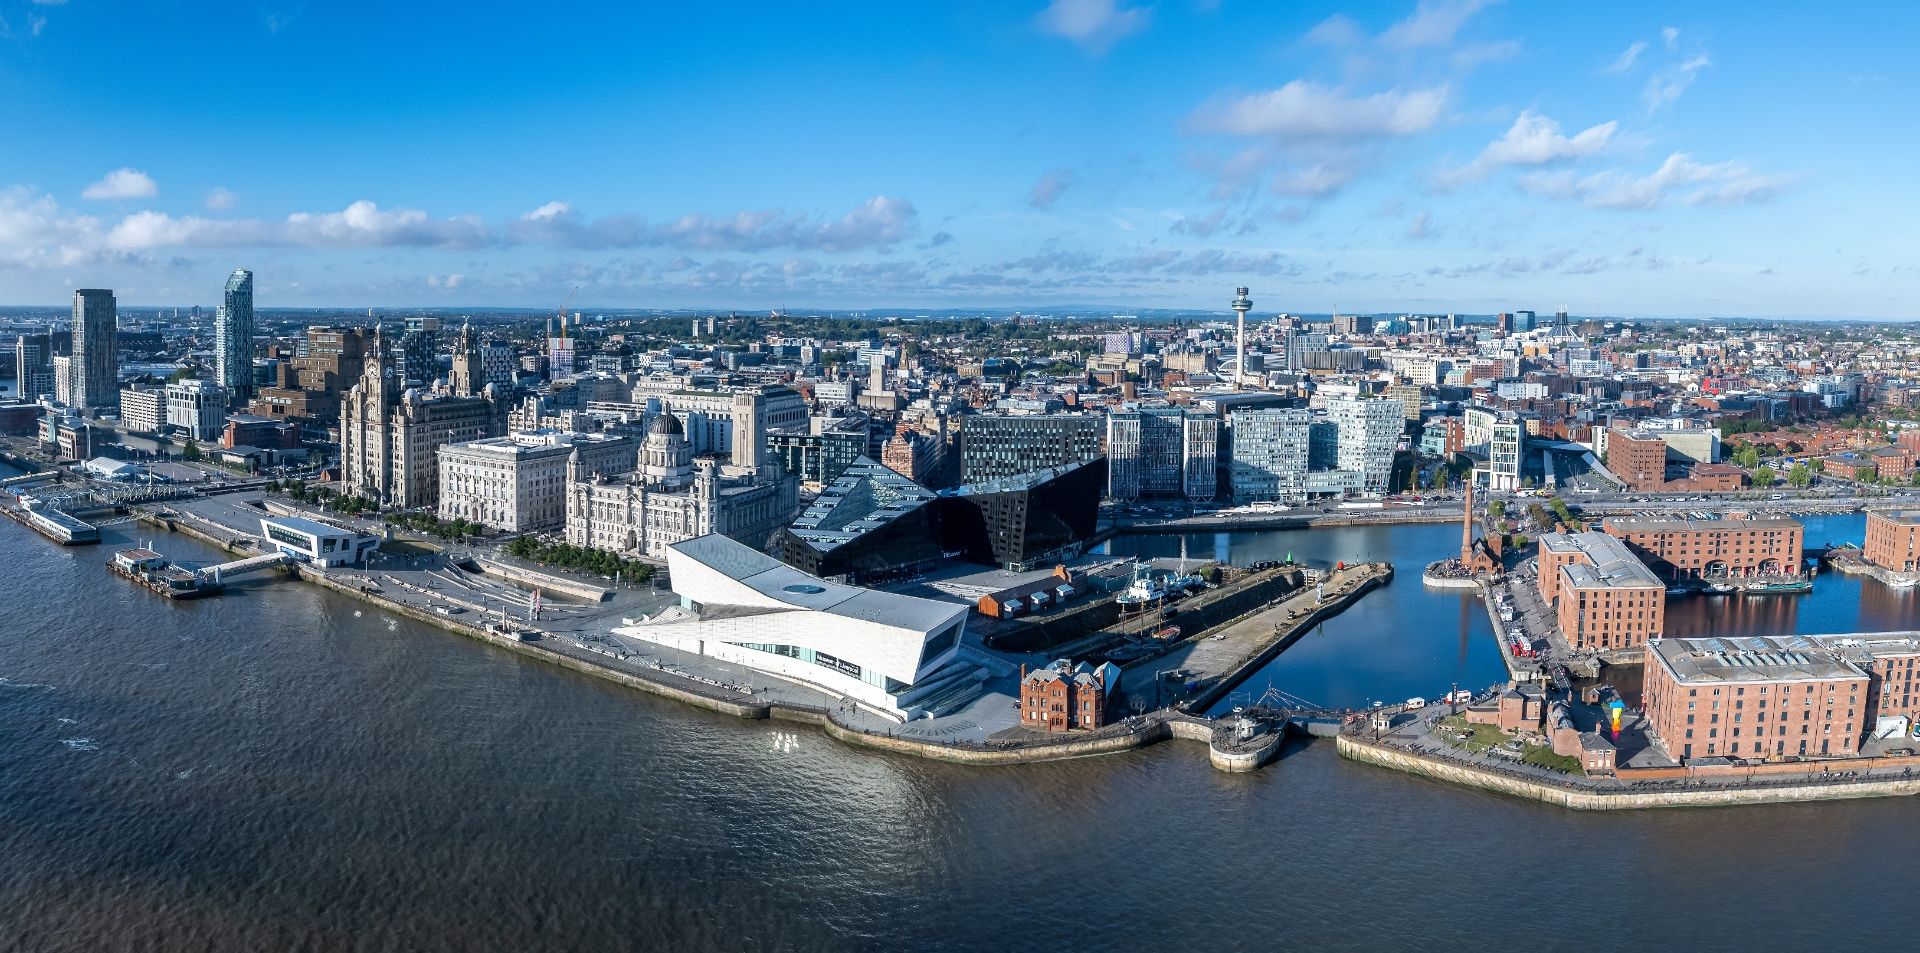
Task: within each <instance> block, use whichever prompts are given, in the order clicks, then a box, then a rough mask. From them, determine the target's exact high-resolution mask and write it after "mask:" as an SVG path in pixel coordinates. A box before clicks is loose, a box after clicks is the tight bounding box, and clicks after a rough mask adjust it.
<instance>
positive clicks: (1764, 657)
mask: <svg viewBox="0 0 1920 953" xmlns="http://www.w3.org/2000/svg"><path fill="white" fill-rule="evenodd" d="M1823 641H1824V640H1821V641H1816V640H1814V639H1810V638H1808V637H1806V636H1801V635H1788V636H1767V637H1759V636H1755V637H1747V638H1713V639H1654V640H1653V641H1651V642H1648V643H1647V648H1648V649H1649V650H1651V651H1652V652H1653V653H1654V654H1655V655H1657V656H1658V657H1659V659H1660V662H1661V664H1662V666H1663V667H1665V668H1666V670H1667V671H1669V672H1671V673H1672V674H1673V677H1674V680H1675V681H1676V682H1679V683H1681V684H1684V685H1700V684H1713V683H1729V684H1731V683H1736V682H1748V683H1751V682H1807V681H1830V680H1834V679H1853V678H1859V679H1864V678H1866V677H1867V673H1866V672H1865V671H1864V670H1863V669H1861V668H1860V666H1859V665H1858V664H1856V663H1855V662H1854V661H1852V660H1851V659H1849V658H1847V657H1846V656H1845V655H1844V654H1843V653H1841V652H1840V651H1837V650H1836V649H1835V648H1833V647H1831V646H1829V645H1825V644H1823Z"/></svg>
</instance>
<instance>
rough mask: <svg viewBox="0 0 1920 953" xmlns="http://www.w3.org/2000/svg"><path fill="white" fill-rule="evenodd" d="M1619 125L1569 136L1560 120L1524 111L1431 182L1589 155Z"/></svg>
mask: <svg viewBox="0 0 1920 953" xmlns="http://www.w3.org/2000/svg"><path fill="white" fill-rule="evenodd" d="M1619 127H1620V124H1619V123H1617V122H1613V121H1608V122H1603V123H1600V124H1599V125H1596V126H1589V127H1588V128H1586V129H1584V130H1581V131H1580V132H1579V133H1576V134H1575V135H1573V136H1571V137H1569V136H1567V135H1565V134H1564V133H1562V132H1561V131H1560V124H1559V123H1557V122H1555V121H1553V120H1552V119H1550V118H1548V117H1546V116H1543V115H1541V114H1539V113H1536V112H1534V111H1533V110H1531V109H1529V110H1524V111H1522V112H1521V113H1520V116H1519V118H1517V119H1515V120H1514V121H1513V125H1512V126H1511V127H1509V128H1508V129H1507V132H1506V134H1505V135H1503V136H1501V137H1500V138H1498V139H1495V140H1494V141H1493V142H1491V143H1488V144H1487V147H1486V148H1485V149H1483V150H1481V152H1480V155H1479V156H1478V157H1477V158H1475V159H1474V160H1473V161H1472V162H1469V163H1467V164H1466V165H1464V166H1461V167H1460V168H1457V169H1448V170H1443V171H1441V172H1438V173H1435V174H1434V176H1433V182H1434V184H1435V185H1436V186H1439V187H1440V188H1443V189H1450V188H1454V187H1456V186H1459V185H1463V184H1465V183H1467V182H1472V181H1475V180H1478V179H1482V178H1485V177H1486V175H1487V174H1488V173H1490V172H1492V171H1493V170H1495V169H1497V168H1499V167H1501V166H1541V165H1551V164H1553V163H1556V162H1567V161H1573V160H1577V159H1584V158H1588V157H1590V156H1594V155H1598V154H1600V153H1602V152H1604V151H1606V149H1607V147H1608V146H1609V145H1611V144H1612V142H1613V137H1614V133H1616V132H1617V131H1619Z"/></svg>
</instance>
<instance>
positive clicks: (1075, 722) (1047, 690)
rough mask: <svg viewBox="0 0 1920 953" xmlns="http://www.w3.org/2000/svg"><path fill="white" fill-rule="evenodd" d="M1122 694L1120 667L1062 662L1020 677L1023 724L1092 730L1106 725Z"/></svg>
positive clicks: (1054, 728)
mask: <svg viewBox="0 0 1920 953" xmlns="http://www.w3.org/2000/svg"><path fill="white" fill-rule="evenodd" d="M1119 695H1120V667H1119V666H1117V665H1114V664H1113V663H1111V662H1106V663H1102V664H1101V665H1100V667H1099V668H1094V667H1093V666H1090V665H1088V664H1087V663H1085V662H1080V663H1078V664H1075V663H1073V662H1069V661H1068V660H1066V659H1060V660H1059V661H1057V662H1054V663H1053V664H1052V665H1048V666H1046V667H1044V668H1038V669H1035V670H1033V671H1031V672H1022V673H1021V675H1020V724H1021V725H1022V726H1023V727H1026V728H1033V729H1035V730H1038V731H1070V730H1073V729H1076V728H1078V729H1083V730H1091V729H1094V728H1098V727H1100V726H1101V725H1104V724H1106V723H1107V720H1108V718H1109V716H1110V713H1111V712H1112V710H1113V707H1114V702H1115V701H1117V700H1118V698H1119Z"/></svg>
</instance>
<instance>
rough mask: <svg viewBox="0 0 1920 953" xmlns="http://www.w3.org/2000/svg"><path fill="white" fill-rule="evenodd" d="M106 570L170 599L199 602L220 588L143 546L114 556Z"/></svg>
mask: <svg viewBox="0 0 1920 953" xmlns="http://www.w3.org/2000/svg"><path fill="white" fill-rule="evenodd" d="M107 568H108V569H111V570H113V572H114V574H115V575H118V576H120V577H122V578H125V579H130V580H132V581H133V582H135V583H138V584H140V585H142V586H145V587H147V588H148V589H151V590H153V591H154V592H157V593H159V594H161V595H163V596H166V597H167V598H169V599H198V598H200V597H201V596H210V595H213V594H214V593H216V592H219V591H220V589H221V586H220V585H219V584H218V583H215V582H213V581H211V580H208V579H204V578H202V577H201V575H200V574H199V573H197V572H194V571H193V570H191V569H183V568H181V567H179V566H176V565H174V564H173V563H171V562H168V561H167V558H166V557H165V556H162V555H160V554H159V553H156V552H154V551H153V550H151V549H146V548H144V547H142V548H138V549H123V550H121V551H119V552H117V553H114V554H113V558H112V559H109V560H107Z"/></svg>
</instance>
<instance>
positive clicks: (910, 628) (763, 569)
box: [614, 535, 979, 720]
mask: <svg viewBox="0 0 1920 953" xmlns="http://www.w3.org/2000/svg"><path fill="white" fill-rule="evenodd" d="M667 570H668V573H669V575H670V576H671V577H672V579H673V591H674V593H675V594H677V595H679V596H680V605H678V606H675V607H671V608H668V609H667V610H665V611H663V612H661V613H660V614H658V615H656V616H653V617H652V618H649V619H643V620H640V621H639V622H636V623H633V624H629V625H625V626H622V627H620V628H617V629H615V630H614V632H615V633H616V634H618V635H623V636H626V637H629V638H634V639H640V640H642V641H646V642H653V643H656V644H659V645H664V646H667V647H669V648H674V649H678V650H680V651H683V652H690V653H693V654H696V655H705V656H708V657H711V658H716V659H720V660H722V661H726V662H733V663H735V664H739V665H745V666H747V667H748V668H751V669H754V670H755V671H759V672H765V673H767V674H769V675H773V676H777V677H779V678H783V679H786V680H789V681H794V682H799V683H802V684H805V685H807V686H809V687H812V688H815V689H818V690H820V691H822V692H825V693H827V694H829V695H832V696H834V697H838V698H845V699H849V700H852V701H855V702H857V703H859V704H860V705H861V706H862V707H864V708H867V709H869V710H872V711H875V712H878V713H880V714H883V715H886V716H888V717H892V718H898V719H901V720H905V719H907V718H910V717H913V716H914V715H915V714H916V713H917V712H919V711H922V710H925V709H924V705H923V704H922V702H924V701H925V700H927V699H930V698H934V697H937V696H939V695H941V694H942V693H943V692H944V691H945V689H946V688H947V687H948V686H950V685H962V684H968V683H971V682H973V681H975V680H977V678H978V675H979V666H978V665H976V664H974V663H973V662H970V661H967V660H965V659H963V658H962V657H961V648H960V642H961V636H962V635H963V634H964V633H965V630H966V625H967V611H968V607H967V606H965V605H959V604H955V603H947V602H936V601H934V600H932V599H919V598H915V597H913V596H901V595H895V594H893V593H887V592H879V591H876V590H872V589H862V588H860V587H858V586H843V585H840V584H838V583H832V582H828V581H826V580H825V579H821V578H819V577H818V576H811V575H808V574H807V573H804V572H801V571H800V570H798V569H795V568H793V567H791V566H788V565H786V564H785V563H782V562H780V561H779V560H777V559H774V558H773V557H771V556H767V555H764V554H762V553H759V552H757V551H755V550H753V549H751V548H749V547H747V546H743V545H741V544H740V543H737V542H734V541H733V540H731V539H728V538H727V537H725V536H719V535H713V536H701V537H698V538H696V539H689V540H685V541H682V542H678V543H674V544H672V545H670V546H668V547H667Z"/></svg>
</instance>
